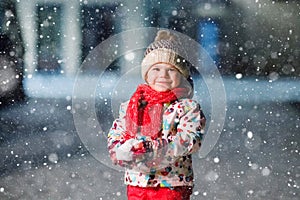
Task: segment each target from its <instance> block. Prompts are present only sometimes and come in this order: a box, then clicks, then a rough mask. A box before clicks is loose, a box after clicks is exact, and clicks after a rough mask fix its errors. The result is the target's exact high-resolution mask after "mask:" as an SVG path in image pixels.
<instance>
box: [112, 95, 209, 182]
mask: <svg viewBox="0 0 300 200" xmlns="http://www.w3.org/2000/svg"><path fill="white" fill-rule="evenodd" d="M127 106H128V102H126V103H123V104H121V106H120V113H119V118H118V119H116V120H115V121H114V122H113V125H112V127H111V129H110V131H109V133H108V150H109V153H110V157H111V160H112V161H113V163H115V164H119V165H121V166H124V167H126V170H125V180H124V181H125V184H127V185H131V186H139V187H175V186H193V179H194V177H193V167H192V153H194V152H196V151H197V150H198V149H199V148H200V146H201V139H202V135H203V129H204V125H205V117H204V115H203V113H202V111H201V108H200V105H199V104H198V103H197V102H196V101H194V100H190V99H181V100H179V101H176V102H174V103H172V104H164V112H163V117H162V120H163V123H162V131H161V134H160V137H158V138H151V137H147V136H144V135H137V137H136V139H137V140H139V141H147V142H149V143H151V148H152V151H150V152H149V151H148V152H146V153H143V154H141V155H139V156H138V157H136V158H134V159H133V160H132V161H122V160H117V158H116V151H117V150H118V148H119V147H120V146H121V145H122V144H123V143H124V142H125V141H126V138H125V137H124V136H125V135H126V128H125V127H126V122H125V116H126V110H127Z"/></svg>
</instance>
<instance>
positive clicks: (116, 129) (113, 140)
mask: <svg viewBox="0 0 300 200" xmlns="http://www.w3.org/2000/svg"><path fill="white" fill-rule="evenodd" d="M126 107H127V106H126V103H123V104H121V106H120V109H119V117H118V118H117V119H115V120H114V122H113V124H112V126H111V128H110V130H109V132H108V136H107V148H108V151H109V156H110V159H111V160H112V162H113V163H114V164H118V165H120V166H122V167H127V166H129V165H130V164H131V162H127V161H124V160H118V159H117V155H116V151H117V149H118V148H119V147H120V146H121V145H122V144H124V143H125V142H126V139H125V138H124V136H125V133H126V129H125V113H126Z"/></svg>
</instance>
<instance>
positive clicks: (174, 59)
mask: <svg viewBox="0 0 300 200" xmlns="http://www.w3.org/2000/svg"><path fill="white" fill-rule="evenodd" d="M186 57H187V56H186V52H185V50H184V49H183V48H182V45H181V44H180V41H179V39H178V37H177V35H175V34H174V33H171V32H170V31H167V30H160V31H158V32H157V35H156V37H155V39H154V42H153V43H151V44H150V45H149V46H148V48H147V49H146V51H145V55H144V59H143V61H142V64H141V65H142V77H143V79H144V80H145V79H146V75H147V72H148V70H149V69H150V67H152V66H153V65H154V64H156V63H169V64H171V65H173V66H174V67H175V68H176V69H177V70H178V71H179V72H180V73H181V74H182V75H183V76H184V77H185V78H188V77H189V75H190V72H189V67H188V62H187V61H186V60H185V58H186Z"/></svg>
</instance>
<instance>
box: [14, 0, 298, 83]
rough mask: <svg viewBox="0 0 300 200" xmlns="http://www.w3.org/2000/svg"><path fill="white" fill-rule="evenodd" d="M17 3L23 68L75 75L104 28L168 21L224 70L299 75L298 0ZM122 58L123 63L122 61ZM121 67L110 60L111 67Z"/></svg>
mask: <svg viewBox="0 0 300 200" xmlns="http://www.w3.org/2000/svg"><path fill="white" fill-rule="evenodd" d="M16 4H17V10H18V15H19V16H20V17H19V20H20V22H21V28H22V35H23V39H24V44H25V46H24V47H25V52H26V54H25V57H24V58H25V64H26V67H25V73H26V74H27V75H29V76H31V75H33V74H36V73H38V74H50V75H57V74H61V75H64V76H74V75H75V74H76V72H77V70H78V69H79V67H80V65H81V63H82V61H83V60H84V58H85V57H86V56H87V55H88V53H89V52H90V51H91V50H92V49H93V48H95V47H96V46H97V45H98V44H100V43H101V42H102V41H104V40H105V39H107V38H108V37H109V36H111V35H113V34H117V33H120V32H122V31H124V30H128V29H133V28H140V27H149V26H151V27H163V28H169V29H174V30H176V31H179V32H182V33H184V34H186V35H188V36H190V37H191V38H193V39H195V40H197V41H199V42H200V43H201V45H202V46H203V47H204V48H205V49H206V50H207V52H208V53H209V54H210V55H211V57H212V58H213V59H214V60H215V62H216V64H217V66H218V67H219V69H220V72H221V73H222V74H224V75H231V74H236V73H240V74H243V75H244V76H245V75H251V76H253V75H254V76H257V75H258V76H264V77H265V76H267V77H271V78H272V77H273V78H274V77H278V76H293V77H298V76H299V75H300V67H299V60H300V59H299V56H300V55H299V48H300V42H299V37H300V30H299V29H300V27H299V26H297V25H296V24H297V23H299V7H300V6H299V3H298V1H296V0H291V1H279V0H260V1H239V0H195V1H191V0H186V1H172V0H166V1H154V0H150V1H147V0H139V1H129V0H128V1H113V2H112V1H109V0H68V1H64V0H30V1H25V0H20V1H17V3H16ZM134 39H135V38H133V42H136V41H135V40H134ZM140 42H143V41H140ZM121 66H122V67H123V68H126V63H125V64H124V63H122V64H121ZM122 67H120V64H116V63H115V66H112V69H113V70H120V68H121V70H122V69H123V68H122Z"/></svg>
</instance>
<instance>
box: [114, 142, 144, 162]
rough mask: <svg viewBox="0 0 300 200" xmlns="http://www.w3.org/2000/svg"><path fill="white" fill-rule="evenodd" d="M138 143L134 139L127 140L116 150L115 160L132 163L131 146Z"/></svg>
mask: <svg viewBox="0 0 300 200" xmlns="http://www.w3.org/2000/svg"><path fill="white" fill-rule="evenodd" d="M138 143H139V141H138V140H136V139H133V138H131V139H129V140H127V141H125V142H124V143H123V144H122V145H121V146H119V147H118V148H116V158H117V160H123V161H132V160H133V152H132V151H131V150H132V148H133V146H135V145H137V144H138Z"/></svg>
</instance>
